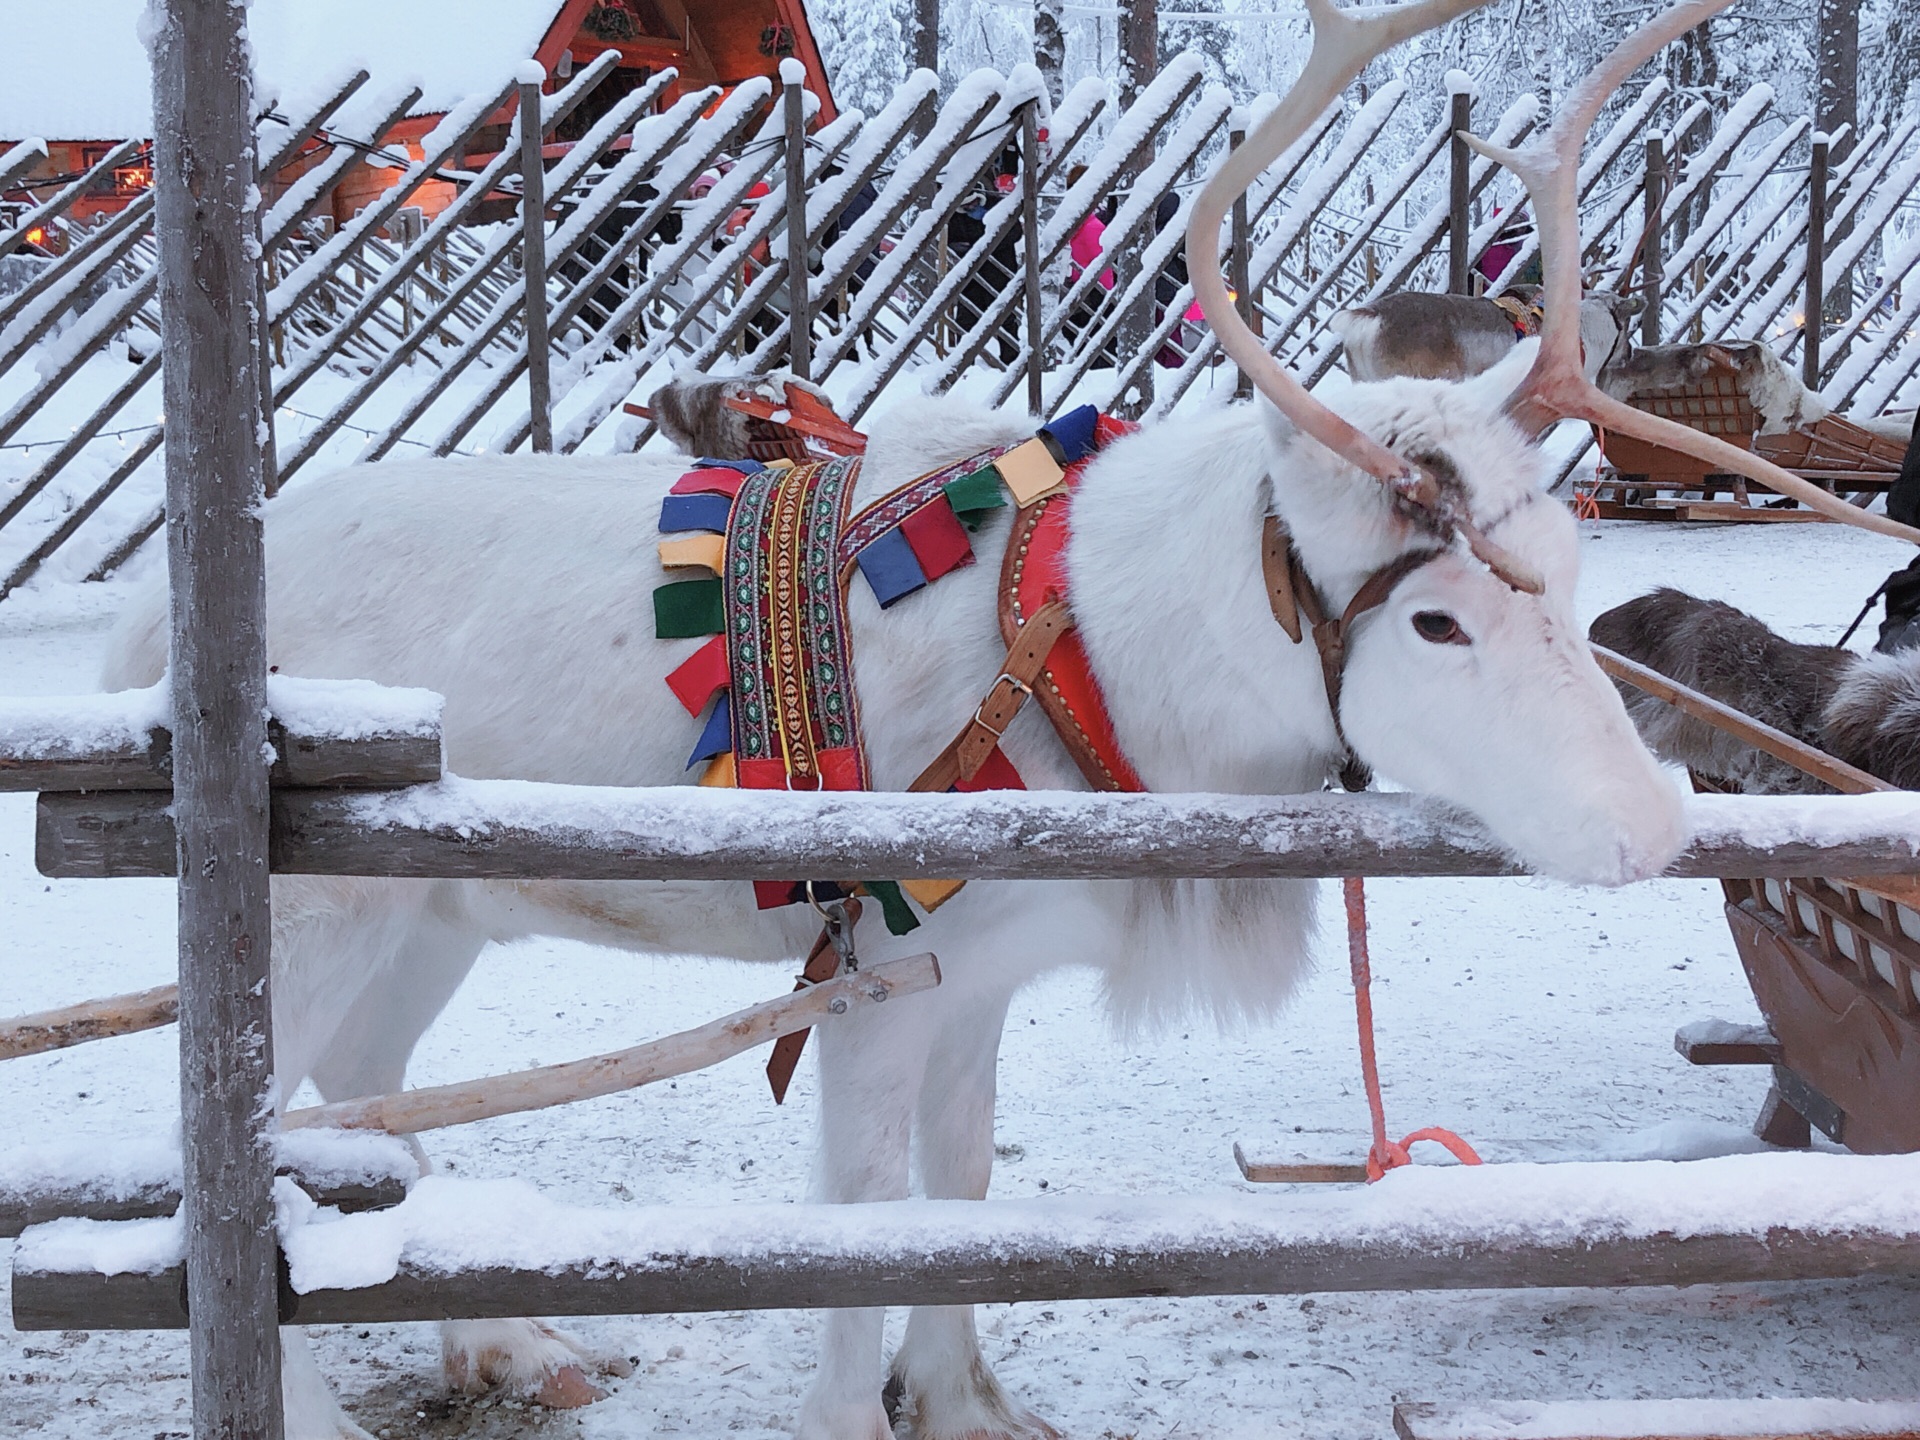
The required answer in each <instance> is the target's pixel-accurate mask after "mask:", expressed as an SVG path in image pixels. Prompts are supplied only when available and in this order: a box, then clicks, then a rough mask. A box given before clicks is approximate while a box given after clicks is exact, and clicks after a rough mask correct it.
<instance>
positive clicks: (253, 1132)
mask: <svg viewBox="0 0 1920 1440" xmlns="http://www.w3.org/2000/svg"><path fill="white" fill-rule="evenodd" d="M154 15H155V17H156V18H158V19H159V21H160V23H159V24H158V25H157V26H156V27H155V31H156V33H155V34H154V36H153V38H152V39H151V41H150V45H151V52H152V56H153V70H154V77H153V97H154V166H153V174H154V205H155V215H156V227H155V228H156V233H157V242H158V264H157V266H156V269H157V270H158V272H159V294H160V311H161V316H162V326H161V328H162V333H163V336H164V340H163V344H164V346H165V355H166V363H165V367H164V369H163V372H162V383H163V385H164V387H165V388H164V393H165V400H166V413H167V460H166V466H167V507H166V508H167V514H168V516H169V523H168V525H167V564H168V571H169V574H170V575H171V577H172V617H171V618H172V656H173V660H172V676H173V713H174V725H173V735H174V743H173V767H174V769H173V781H174V788H173V813H174V821H175V831H176V835H177V846H178V852H177V853H178V864H179V873H180V881H179V886H180V889H179V896H180V899H179V919H180V931H179V933H180V942H179V943H180V1113H181V1131H182V1138H183V1152H184V1153H183V1159H184V1167H185V1168H184V1177H183V1178H184V1181H185V1185H184V1195H185V1206H184V1209H185V1217H186V1227H185V1229H186V1261H187V1303H188V1307H189V1311H190V1314H191V1321H190V1328H191V1331H192V1360H191V1369H192V1376H193V1433H194V1435H195V1436H196V1437H197V1440H238V1437H241V1436H245V1437H247V1440H281V1436H282V1435H283V1434H284V1431H285V1422H284V1417H283V1415H282V1413H281V1403H280V1331H279V1329H278V1324H279V1246H278V1243H277V1238H276V1236H275V1233H274V1207H273V1172H274V1131H275V1128H276V1127H275V1124H274V1120H273V1113H274V1093H273V1035H272V1030H271V1027H270V1020H271V1015H272V1010H271V1005H270V1002H269V999H268V994H267V982H268V974H269V968H268V958H269V954H268V952H269V946H270V943H271V936H272V921H271V914H270V910H269V899H268V882H267V761H266V756H267V753H268V751H267V718H266V717H267V697H266V683H267V654H266V564H265V552H264V547H263V543H262V534H261V526H260V503H261V498H262V486H261V470H260V464H261V456H260V440H259V427H260V423H261V419H262V417H261V414H260V394H261V392H260V381H259V377H258V375H257V374H256V373H255V367H256V366H257V365H259V363H260V356H261V349H260V336H259V333H258V330H259V326H260V325H261V324H263V323H264V321H265V317H264V315H262V313H261V312H260V310H259V309H258V306H257V299H258V291H257V289H256V285H257V276H258V273H259V272H258V270H257V269H256V260H255V254H256V251H257V247H258V245H259V241H260V217H259V213H258V209H257V206H258V203H259V202H258V195H257V192H256V191H255V189H254V138H253V103H254V101H253V81H252V74H251V68H250V61H249V58H248V47H247V38H246V26H245V16H246V11H245V10H244V9H241V8H240V7H238V6H233V5H228V4H226V3H224V0H165V3H164V4H163V5H162V6H159V7H156V9H155V11H154Z"/></svg>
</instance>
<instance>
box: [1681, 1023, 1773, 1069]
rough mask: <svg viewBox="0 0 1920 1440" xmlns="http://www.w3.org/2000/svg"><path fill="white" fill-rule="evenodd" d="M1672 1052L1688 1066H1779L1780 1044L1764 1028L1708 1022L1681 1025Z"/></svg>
mask: <svg viewBox="0 0 1920 1440" xmlns="http://www.w3.org/2000/svg"><path fill="white" fill-rule="evenodd" d="M1673 1048H1674V1049H1675V1050H1677V1051H1679V1052H1680V1055H1681V1056H1682V1058H1684V1059H1685V1060H1686V1062H1687V1063H1688V1064H1689V1065H1778V1064H1779V1063H1780V1042H1779V1041H1778V1040H1776V1039H1775V1038H1774V1034H1773V1032H1772V1031H1771V1030H1769V1029H1768V1028H1767V1027H1766V1026H1764V1025H1730V1024H1728V1023H1727V1022H1726V1021H1724V1020H1708V1021H1705V1022H1702V1023H1697V1024H1693V1025H1682V1026H1681V1027H1680V1029H1679V1030H1677V1031H1676V1032H1675V1033H1674V1037H1673Z"/></svg>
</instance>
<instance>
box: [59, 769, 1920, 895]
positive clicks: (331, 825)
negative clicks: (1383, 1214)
mask: <svg viewBox="0 0 1920 1440" xmlns="http://www.w3.org/2000/svg"><path fill="white" fill-rule="evenodd" d="M461 785H462V782H460V781H457V780H453V781H448V782H446V783H445V784H443V785H441V786H438V787H434V788H433V789H432V790H428V791H423V792H421V799H420V808H418V809H416V808H414V804H413V801H412V800H411V798H410V797H407V796H406V795H405V794H404V792H376V793H374V794H362V795H359V796H355V795H354V794H352V793H351V792H327V791H320V790H295V789H288V790H281V791H278V792H276V793H275V796H274V800H273V816H274V824H273V841H272V849H271V851H270V860H271V864H272V866H273V869H274V872H275V873H277V874H283V875H388V876H398V877H403V878H410V879H434V878H443V879H569V880H665V879H678V880H740V879H770V878H774V877H778V876H791V875H793V874H794V873H795V872H796V870H805V871H808V872H810V873H813V874H815V875H827V876H832V875H846V876H857V875H891V876H897V877H900V878H903V879H914V878H919V877H927V878H940V877H943V876H953V875H964V876H969V877H972V878H977V879H1013V880H1085V879H1122V880H1123V879H1133V878H1144V877H1162V878H1183V879H1229V878H1267V879H1275V878H1289V877H1290V878H1304V879H1314V878H1327V877H1331V876H1339V875H1376V876H1441V875H1518V874H1523V873H1525V872H1524V870H1523V869H1522V867H1520V866H1519V865H1517V864H1516V863H1515V862H1514V861H1513V859H1512V858H1511V857H1510V856H1509V855H1508V853H1507V852H1506V851H1505V850H1504V849H1503V848H1502V847H1501V846H1500V845H1499V844H1498V843H1497V842H1496V841H1495V840H1494V839H1493V838H1492V836H1490V835H1488V834H1487V832H1486V831H1485V830H1483V829H1482V828H1481V827H1480V826H1479V825H1478V824H1476V823H1475V822H1474V821H1472V820H1470V819H1468V818H1466V817H1463V816H1460V815H1457V814H1455V813H1452V812H1449V811H1447V810H1446V809H1445V808H1444V807H1442V806H1440V805H1437V804H1434V803H1432V802H1427V801H1422V800H1421V799H1419V798H1418V797H1415V796H1410V795H1397V794H1394V795H1353V796H1347V795H1321V794H1314V795H1289V796H1270V797H1262V798H1254V797H1247V798H1244V799H1239V798H1234V797H1225V796H1218V797H1192V796H1148V795H1141V796H1127V797H1124V798H1122V797H1112V798H1110V799H1107V800H1105V801H1103V802H1102V803H1101V804H1099V805H1097V806H1090V805H1088V804H1087V803H1086V800H1085V798H1084V797H1078V796H1050V795H1047V794H1044V793H1041V792H1032V793H1025V792H1022V793H1019V794H1018V795H1017V797H1016V796H1014V795H1013V793H1012V792H995V793H993V794H991V795H974V796H967V797H954V796H940V797H914V798H913V799H909V797H906V796H899V795H861V794H829V795H822V796H820V797H818V798H815V797H812V796H791V797H790V796H787V795H785V794H776V793H775V792H756V793H754V794H751V795H746V794H743V793H741V792H732V791H729V792H714V791H706V792H701V795H700V799H699V801H695V802H693V803H696V804H699V810H698V824H697V826H693V827H691V828H690V826H689V823H688V822H689V819H690V818H691V817H690V816H689V814H688V813H687V809H686V807H687V806H688V804H689V803H690V802H689V790H688V789H686V788H683V787H668V786H659V787H653V788H643V789H637V790H629V791H624V792H618V793H619V794H620V797H621V804H620V806H619V807H618V808H617V809H615V810H614V811H612V812H610V811H609V809H608V807H607V805H606V804H605V801H606V799H607V795H608V792H606V791H600V790H595V789H593V788H591V787H583V786H568V785H538V786H534V785H527V786H525V787H522V789H521V793H520V794H519V795H518V796H516V802H517V803H516V805H515V808H514V809H513V811H512V817H511V818H510V819H507V818H497V817H496V815H495V814H494V813H493V812H491V811H490V810H489V809H488V802H486V801H484V800H475V801H474V802H472V803H461V804H447V805H444V806H441V807H440V813H439V814H438V816H437V817H435V818H429V817H430V816H431V814H432V810H433V809H434V808H435V804H436V801H444V800H445V799H446V797H448V796H450V795H458V794H461V793H462V792H461V789H460V787H461ZM536 795H537V796H538V797H539V798H540V799H541V800H542V801H544V803H545V806H546V816H545V818H544V819H542V820H541V821H540V822H539V823H533V822H532V821H530V818H529V817H531V816H533V815H534V814H535V813H536V812H535V810H534V808H533V806H532V804H531V803H530V802H532V801H534V799H535V797H536ZM1196 798H1198V799H1200V800H1202V801H1203V802H1205V803H1201V804H1195V803H1194V801H1195V800H1196ZM702 802H705V803H702ZM715 802H717V803H715ZM1183 802H1184V803H1183ZM1717 803H1718V804H1719V805H1721V806H1725V805H1727V804H1729V803H1733V804H1739V803H1741V801H1739V800H1738V799H1733V800H1731V801H1729V799H1728V798H1725V797H1722V798H1720V799H1718V801H1717ZM1750 803H1753V804H1755V805H1756V806H1758V807H1765V806H1766V805H1767V804H1768V803H1769V802H1768V801H1767V800H1765V799H1761V800H1756V801H1753V802H1750ZM1833 803H1836V804H1837V803H1839V802H1838V801H1837V800H1836V801H1834V802H1833ZM167 805H168V802H167V796H166V795H165V794H164V793H159V792H153V791H147V792H141V791H121V792H113V791H104V792H100V793H97V794H53V793H43V794H42V795H41V796H40V803H39V815H38V828H37V832H36V837H35V838H36V848H35V863H36V864H37V865H38V866H39V867H40V873H41V874H43V875H46V876H49V877H53V878H59V879H107V878H112V877H115V876H149V877H151V876H164V875H171V874H172V873H173V864H174V859H173V839H172V835H173V822H172V819H171V817H170V815H169V813H168V808H167ZM370 807H377V808H370ZM736 807H737V808H736ZM1715 813H1716V814H1718V815H1721V816H1724V814H1725V812H1724V810H1722V811H1716V812H1715ZM1755 813H1756V815H1757V816H1759V815H1766V816H1768V817H1769V818H1771V817H1772V816H1773V815H1774V814H1775V813H1776V812H1773V811H1768V810H1766V809H1764V808H1761V809H1756V812H1755ZM1724 823H1725V822H1724V819H1722V820H1721V822H1720V824H1721V825H1724ZM1917 839H1920V837H1917V836H1916V834H1915V833H1914V831H1913V829H1912V828H1910V826H1909V824H1908V823H1906V821H1905V819H1904V817H1901V816H1891V817H1887V818H1885V819H1884V820H1880V821H1877V822H1875V823H1873V824H1870V825H1863V826H1862V827H1860V829H1858V830H1857V831H1855V832H1853V833H1852V834H1851V835H1848V836H1846V837H1845V838H1841V837H1839V836H1835V835H1833V834H1832V832H1831V831H1829V832H1828V833H1827V834H1826V835H1824V836H1810V837H1806V838H1798V839H1787V838H1782V837H1780V836H1779V835H1778V834H1777V833H1772V832H1768V833H1767V838H1766V839H1765V840H1764V841H1763V842H1761V843H1751V842H1748V841H1746V840H1744V839H1743V838H1741V837H1740V835H1739V834H1738V833H1737V832H1733V831H1728V830H1724V829H1715V830H1712V831H1703V832H1701V833H1700V834H1698V835H1696V837H1695V840H1694V843H1693V844H1692V845H1691V846H1690V847H1689V848H1688V849H1687V850H1686V851H1685V852H1684V853H1682V855H1681V856H1680V858H1679V859H1678V860H1677V861H1675V863H1674V864H1673V866H1672V867H1670V868H1669V870H1668V871H1667V874H1668V875H1670V876H1679V877H1691V878H1710V877H1718V876H1733V877H1739V878H1748V877H1756V876H1761V877H1765V876H1774V877H1778V876H1795V875H1806V874H1809V873H1814V872H1820V871H1827V872H1831V873H1836V874H1846V875H1849V876H1853V875H1875V874H1893V875H1904V874H1910V873H1912V871H1913V870H1914V868H1915V858H1914V849H1915V844H1916V840H1917Z"/></svg>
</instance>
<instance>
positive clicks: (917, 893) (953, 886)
mask: <svg viewBox="0 0 1920 1440" xmlns="http://www.w3.org/2000/svg"><path fill="white" fill-rule="evenodd" d="M966 883H967V882H966V881H964V880H902V881H901V882H900V888H901V889H902V890H904V891H906V892H907V894H908V895H910V896H912V897H913V902H914V904H916V905H918V906H919V907H920V908H921V909H922V910H938V909H939V908H940V907H941V906H942V905H944V904H946V903H947V901H949V900H951V899H952V898H953V897H954V896H956V895H958V894H959V893H960V890H961V887H962V886H964V885H965V884H966Z"/></svg>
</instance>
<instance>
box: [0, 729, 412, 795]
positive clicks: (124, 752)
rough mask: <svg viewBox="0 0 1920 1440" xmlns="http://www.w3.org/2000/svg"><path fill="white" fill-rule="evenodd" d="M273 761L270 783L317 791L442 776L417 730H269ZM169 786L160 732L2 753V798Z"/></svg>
mask: <svg viewBox="0 0 1920 1440" xmlns="http://www.w3.org/2000/svg"><path fill="white" fill-rule="evenodd" d="M268 736H269V739H270V741H271V743H272V745H273V748H274V751H275V755H276V758H275V760H274V764H273V768H272V770H271V771H270V772H269V774H270V779H271V783H273V784H275V785H294V786H310V787H313V788H317V789H355V790H384V789H390V788H393V787H396V786H402V785H421V784H427V783H430V782H432V781H434V780H437V779H439V778H440V775H441V769H442V764H441V755H440V737H439V736H438V735H437V734H422V733H420V732H418V731H416V730H400V731H386V732H379V733H375V734H372V735H368V736H365V737H363V738H357V739H353V740H343V739H340V738H339V737H337V736H330V735H309V734H302V733H298V732H289V731H288V729H287V727H286V726H284V725H282V724H281V723H280V722H278V721H274V722H272V723H271V724H270V725H269V727H268ZM172 784H173V741H172V736H171V734H170V733H169V732H168V731H167V730H165V729H155V730H153V731H151V732H149V733H148V734H147V736H146V737H145V738H144V740H136V741H130V742H128V743H126V744H124V745H118V746H113V747H106V748H101V749H98V750H91V751H84V752H81V753H74V754H68V755H63V756H56V757H44V756H37V755H36V756H26V755H20V754H8V753H6V752H4V751H0V792H7V791H13V792H20V791H32V790H39V791H50V790H65V791H82V790H84V791H101V790H108V791H113V790H148V791H164V790H167V789H169V788H170V787H171V786H172Z"/></svg>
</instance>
